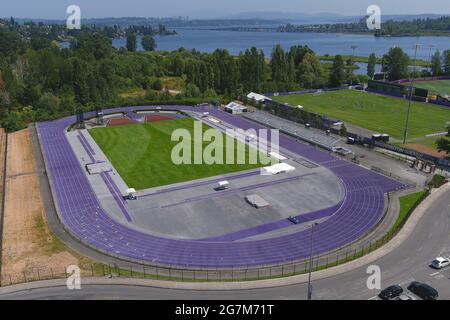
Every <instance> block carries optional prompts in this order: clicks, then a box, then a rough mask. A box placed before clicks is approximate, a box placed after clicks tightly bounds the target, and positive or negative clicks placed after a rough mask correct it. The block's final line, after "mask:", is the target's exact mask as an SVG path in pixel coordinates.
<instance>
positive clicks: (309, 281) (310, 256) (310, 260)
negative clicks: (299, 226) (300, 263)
mask: <svg viewBox="0 0 450 320" xmlns="http://www.w3.org/2000/svg"><path fill="white" fill-rule="evenodd" d="M317 225H319V223H317V222H315V223H313V224H312V225H311V247H310V251H309V275H308V297H307V299H308V300H311V298H312V286H311V273H312V263H313V243H314V227H315V226H317Z"/></svg>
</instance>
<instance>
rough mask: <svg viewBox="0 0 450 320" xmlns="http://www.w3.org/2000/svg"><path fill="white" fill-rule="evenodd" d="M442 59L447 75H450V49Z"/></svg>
mask: <svg viewBox="0 0 450 320" xmlns="http://www.w3.org/2000/svg"><path fill="white" fill-rule="evenodd" d="M442 60H443V65H444V67H443V68H444V73H445V75H446V76H450V50H445V51H444V53H443V54H442Z"/></svg>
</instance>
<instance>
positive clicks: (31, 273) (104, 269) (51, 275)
mask: <svg viewBox="0 0 450 320" xmlns="http://www.w3.org/2000/svg"><path fill="white" fill-rule="evenodd" d="M401 226H402V225H400V226H398V227H397V228H396V229H393V230H391V231H389V232H388V233H387V234H385V235H384V236H383V237H381V238H379V239H378V240H376V241H372V242H368V243H364V244H363V245H360V246H358V245H354V246H349V247H347V248H343V249H340V250H338V251H335V252H332V253H328V254H326V255H321V256H315V257H313V259H312V263H311V265H310V263H309V257H308V258H305V259H304V260H301V261H297V262H292V263H286V264H280V265H274V266H267V267H249V268H239V269H227V270H222V269H217V270H210V269H209V270H202V269H198V270H189V269H182V268H169V267H159V266H146V265H141V266H137V265H136V266H134V267H123V266H118V265H101V264H97V265H84V266H80V270H81V277H125V278H140V279H156V280H168V281H186V282H196V281H199V282H208V281H211V282H212V281H214V282H217V281H219V282H220V281H224V282H225V281H252V280H264V279H274V278H280V277H288V276H294V275H300V274H305V273H308V272H309V271H311V272H315V271H319V270H324V269H327V268H331V267H335V266H337V265H340V264H343V263H347V262H350V261H352V260H355V259H357V258H360V257H363V256H364V255H366V254H368V253H370V252H373V251H374V250H376V249H378V248H380V247H381V246H383V245H385V244H386V243H387V242H388V241H390V240H391V239H392V238H393V237H394V236H395V235H396V233H397V232H398V231H399V230H400V228H401ZM70 275H71V273H69V272H68V271H67V268H52V267H41V268H30V269H27V270H26V271H24V272H21V273H14V274H2V276H1V281H0V286H9V285H14V284H19V283H25V282H31V281H41V280H49V279H64V278H67V277H69V276H70Z"/></svg>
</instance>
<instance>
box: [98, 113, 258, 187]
mask: <svg viewBox="0 0 450 320" xmlns="http://www.w3.org/2000/svg"><path fill="white" fill-rule="evenodd" d="M208 128H209V127H207V126H205V125H204V126H203V130H206V129H208ZM175 129H186V130H188V131H189V132H190V133H191V136H192V137H193V136H194V135H193V130H194V120H193V119H191V118H183V119H177V120H170V121H159V122H151V123H146V124H131V125H124V126H117V127H107V128H95V129H91V130H90V131H89V132H90V134H91V135H92V137H93V138H94V139H95V141H96V142H97V144H98V145H99V146H100V148H101V149H102V150H103V152H104V153H105V154H106V156H107V157H108V158H109V160H110V161H111V162H112V164H113V165H114V167H115V168H116V169H117V171H118V172H119V174H120V175H121V177H122V178H123V179H124V180H125V182H126V183H127V185H128V186H130V187H133V188H136V189H138V190H142V189H146V188H151V187H157V186H163V185H167V184H172V183H178V182H184V181H190V180H194V179H201V178H206V177H211V176H217V175H221V174H227V173H232V172H236V171H242V170H247V169H252V168H258V167H261V165H260V164H253V165H251V164H245V165H238V164H234V165H221V164H213V165H206V164H200V165H195V164H190V165H188V164H181V165H176V164H174V163H173V162H172V159H171V154H172V148H173V147H174V146H175V145H177V144H178V142H172V141H171V135H172V132H173V131H174V130H175ZM222 137H225V135H223V134H222ZM224 142H225V138H224ZM208 144H209V142H205V143H203V146H204V147H206V146H207V145H208ZM244 148H245V150H243V149H244ZM192 150H193V147H192ZM239 150H240V151H241V152H242V151H244V152H245V155H246V159H248V156H249V152H250V148H249V147H248V146H247V145H245V144H244V143H241V142H239V141H236V143H235V153H234V154H235V157H236V155H237V154H238V152H239ZM225 152H226V148H225V147H224V159H225ZM251 152H256V151H255V150H254V149H251ZM192 153H193V152H192ZM192 159H193V156H192ZM192 163H193V160H192ZM235 163H236V162H235Z"/></svg>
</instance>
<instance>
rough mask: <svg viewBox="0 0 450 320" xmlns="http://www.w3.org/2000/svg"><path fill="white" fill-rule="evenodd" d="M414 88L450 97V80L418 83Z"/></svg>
mask: <svg viewBox="0 0 450 320" xmlns="http://www.w3.org/2000/svg"><path fill="white" fill-rule="evenodd" d="M414 86H415V87H417V88H423V89H428V91H429V93H431V94H440V95H450V80H438V81H427V82H416V83H414Z"/></svg>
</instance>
